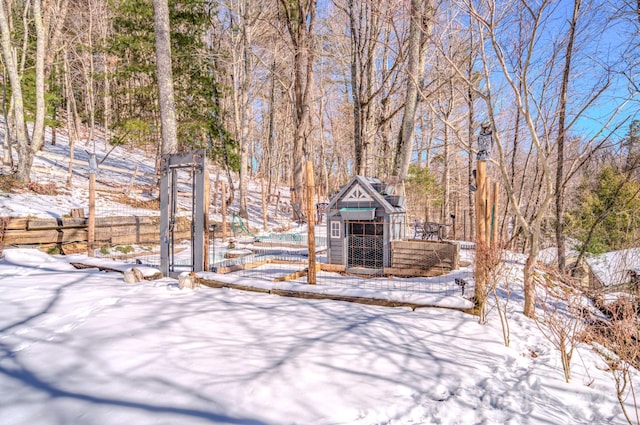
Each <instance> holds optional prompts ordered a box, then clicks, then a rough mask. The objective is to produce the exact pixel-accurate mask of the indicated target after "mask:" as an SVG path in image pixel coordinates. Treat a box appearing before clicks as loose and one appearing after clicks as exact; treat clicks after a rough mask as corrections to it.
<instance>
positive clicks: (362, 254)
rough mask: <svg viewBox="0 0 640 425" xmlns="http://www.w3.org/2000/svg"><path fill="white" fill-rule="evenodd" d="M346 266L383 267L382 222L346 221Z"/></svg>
mask: <svg viewBox="0 0 640 425" xmlns="http://www.w3.org/2000/svg"><path fill="white" fill-rule="evenodd" d="M347 232H348V239H347V240H348V247H347V267H364V268H368V269H382V268H383V267H384V223H382V222H376V221H363V222H355V221H349V222H347Z"/></svg>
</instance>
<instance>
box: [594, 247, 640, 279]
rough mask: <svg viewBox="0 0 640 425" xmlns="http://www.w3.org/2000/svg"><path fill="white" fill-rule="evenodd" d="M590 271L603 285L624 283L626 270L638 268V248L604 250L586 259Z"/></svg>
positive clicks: (639, 265)
mask: <svg viewBox="0 0 640 425" xmlns="http://www.w3.org/2000/svg"><path fill="white" fill-rule="evenodd" d="M586 262H587V265H588V266H589V268H590V269H591V272H592V273H593V274H594V275H595V276H596V277H597V278H598V280H599V281H600V282H601V283H602V284H603V285H604V286H613V285H619V284H622V283H625V281H626V280H627V279H628V275H627V273H628V270H635V269H638V268H640V248H631V249H623V250H621V251H612V252H606V253H604V254H600V255H594V256H591V257H589V258H587V259H586Z"/></svg>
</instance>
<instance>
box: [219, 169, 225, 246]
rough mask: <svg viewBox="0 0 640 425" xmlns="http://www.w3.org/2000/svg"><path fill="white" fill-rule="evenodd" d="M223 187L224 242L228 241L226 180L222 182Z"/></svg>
mask: <svg viewBox="0 0 640 425" xmlns="http://www.w3.org/2000/svg"><path fill="white" fill-rule="evenodd" d="M220 184H221V187H222V240H223V241H224V240H226V239H227V185H226V183H225V181H224V180H220Z"/></svg>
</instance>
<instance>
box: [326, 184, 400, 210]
mask: <svg viewBox="0 0 640 425" xmlns="http://www.w3.org/2000/svg"><path fill="white" fill-rule="evenodd" d="M374 183H381V181H380V180H378V179H376V178H373V177H364V176H355V177H353V178H352V179H351V181H349V183H347V184H345V185H344V186H342V188H341V189H340V191H339V192H338V193H337V194H336V195H334V196H333V197H332V198H331V201H329V206H328V207H327V208H328V209H333V208H337V207H336V204H337V203H338V202H339V201H340V200H342V199H343V198H347V197H348V198H349V199H350V200H353V201H355V202H358V201H360V202H375V203H377V204H378V205H380V206H381V207H383V208H384V211H385V212H386V213H387V214H390V213H393V212H397V211H398V208H396V207H394V206H393V205H391V204H390V203H389V202H388V201H387V200H386V199H384V196H382V195H381V194H380V193H379V192H378V191H377V190H376V189H375V188H374V187H373V184H374Z"/></svg>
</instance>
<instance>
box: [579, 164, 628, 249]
mask: <svg viewBox="0 0 640 425" xmlns="http://www.w3.org/2000/svg"><path fill="white" fill-rule="evenodd" d="M639 195H640V183H639V182H638V181H637V180H633V179H630V178H629V175H628V174H626V173H623V172H620V171H619V170H617V169H616V168H615V167H613V166H610V165H607V166H604V167H603V168H602V170H601V171H600V172H599V173H598V174H597V176H596V177H595V179H594V180H593V181H588V180H585V181H584V182H583V183H582V185H581V186H580V195H579V199H580V201H579V205H578V207H577V208H575V209H574V210H572V211H570V212H569V213H568V219H567V223H568V228H569V229H570V231H571V232H572V233H573V235H574V236H575V237H576V238H577V239H578V240H579V241H580V243H581V244H582V245H583V247H584V248H585V250H586V252H589V253H592V254H599V253H603V252H607V251H612V250H617V249H623V248H626V247H628V246H629V243H630V242H632V241H634V240H636V239H637V237H638V236H639V234H638V233H639V232H638V229H640V196H639ZM585 244H586V246H585Z"/></svg>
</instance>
